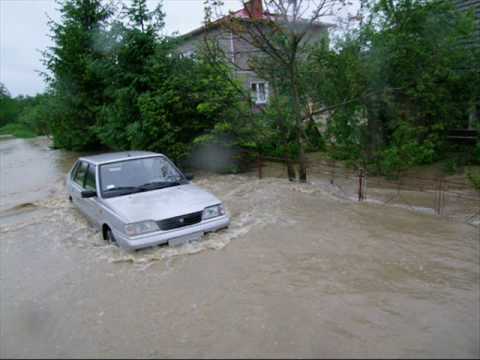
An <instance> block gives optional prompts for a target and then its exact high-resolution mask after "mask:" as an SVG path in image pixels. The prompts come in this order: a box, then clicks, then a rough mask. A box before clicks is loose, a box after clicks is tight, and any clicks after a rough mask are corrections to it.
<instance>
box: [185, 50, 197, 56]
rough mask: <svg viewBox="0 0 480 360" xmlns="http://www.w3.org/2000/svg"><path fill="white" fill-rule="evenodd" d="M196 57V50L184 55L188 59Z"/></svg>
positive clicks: (187, 51) (186, 52)
mask: <svg viewBox="0 0 480 360" xmlns="http://www.w3.org/2000/svg"><path fill="white" fill-rule="evenodd" d="M195 55H196V54H195V50H192V49H190V50H186V51H184V52H183V53H182V56H183V57H186V58H193V57H194V56H195Z"/></svg>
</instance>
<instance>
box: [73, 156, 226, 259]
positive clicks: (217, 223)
mask: <svg viewBox="0 0 480 360" xmlns="http://www.w3.org/2000/svg"><path fill="white" fill-rule="evenodd" d="M191 179H192V176H185V175H184V174H183V173H182V172H181V171H180V170H179V169H177V167H176V166H175V165H174V164H173V163H172V162H171V161H170V160H169V159H168V158H167V157H166V156H164V155H162V154H157V153H152V152H144V151H128V152H119V153H109V154H102V155H94V156H87V157H82V158H80V159H78V160H77V162H76V163H75V165H74V166H73V167H72V169H71V170H70V171H69V173H68V175H67V190H68V193H69V199H70V200H71V201H73V203H74V204H75V205H76V206H77V207H78V209H79V210H80V211H81V212H82V213H83V214H84V215H85V216H86V217H87V218H88V219H89V220H90V222H92V223H93V224H94V226H95V227H97V228H98V229H99V230H100V231H101V232H102V234H103V237H104V239H105V240H107V241H111V242H115V243H117V244H118V245H119V246H121V247H122V248H125V249H128V250H135V249H140V248H145V247H151V246H156V245H160V244H165V243H168V244H169V245H180V244H183V243H186V242H189V241H194V240H199V239H200V238H201V237H202V236H203V234H204V233H207V232H212V231H217V230H219V229H223V228H226V227H228V225H229V224H230V218H229V216H228V215H227V213H226V211H225V208H224V207H223V204H222V202H221V201H220V200H218V199H217V198H216V197H215V196H214V195H212V194H211V193H209V192H208V191H205V190H203V189H202V188H200V187H198V186H196V185H193V184H191V183H190V181H189V180H191Z"/></svg>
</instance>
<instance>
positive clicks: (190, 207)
mask: <svg viewBox="0 0 480 360" xmlns="http://www.w3.org/2000/svg"><path fill="white" fill-rule="evenodd" d="M104 202H105V204H106V205H107V206H108V207H109V208H110V209H111V210H113V211H114V212H115V213H117V214H118V215H119V216H120V217H122V218H123V219H124V220H125V221H127V222H137V221H143V220H162V219H168V218H171V217H175V216H180V215H185V214H190V213H193V212H197V211H202V210H203V209H204V208H205V207H207V206H211V205H216V204H220V203H221V201H220V200H218V199H217V198H216V197H215V196H214V195H212V194H210V193H209V192H208V191H205V190H203V189H201V188H199V187H198V186H196V185H192V184H186V185H179V186H174V187H169V188H165V189H158V190H151V191H145V192H141V193H135V194H130V195H124V196H118V197H114V198H109V199H104Z"/></svg>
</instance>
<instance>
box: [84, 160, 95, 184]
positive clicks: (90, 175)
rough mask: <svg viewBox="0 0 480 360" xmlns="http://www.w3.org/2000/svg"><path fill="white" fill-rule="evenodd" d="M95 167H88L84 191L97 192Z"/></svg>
mask: <svg viewBox="0 0 480 360" xmlns="http://www.w3.org/2000/svg"><path fill="white" fill-rule="evenodd" d="M95 170H96V167H95V165H91V164H90V165H88V169H87V176H86V177H85V189H86V190H97V182H96V181H95Z"/></svg>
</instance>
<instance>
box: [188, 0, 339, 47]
mask: <svg viewBox="0 0 480 360" xmlns="http://www.w3.org/2000/svg"><path fill="white" fill-rule="evenodd" d="M232 18H235V19H241V20H245V21H252V18H254V19H255V20H267V21H277V22H282V21H284V16H283V15H280V14H273V13H269V12H267V11H263V10H261V11H259V10H258V9H257V10H256V12H255V13H253V14H252V13H249V11H248V10H247V9H246V8H245V7H244V8H243V9H240V10H237V11H234V12H230V13H229V14H228V15H225V16H223V17H221V18H219V19H217V20H215V21H213V22H212V23H210V24H209V25H208V26H207V25H202V26H200V27H198V28H196V29H193V30H192V31H189V32H187V33H185V34H183V35H181V38H183V39H187V38H189V37H192V36H195V35H198V34H201V33H203V32H204V31H206V30H207V31H208V30H212V29H214V28H218V27H220V25H221V24H222V22H224V21H226V20H229V19H232ZM287 21H289V19H288V18H287ZM299 22H300V23H304V24H305V23H308V20H307V19H300V21H299ZM312 25H313V26H316V27H324V28H328V27H334V26H335V25H334V24H330V23H326V22H320V21H316V22H314V23H313V24H312Z"/></svg>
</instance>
